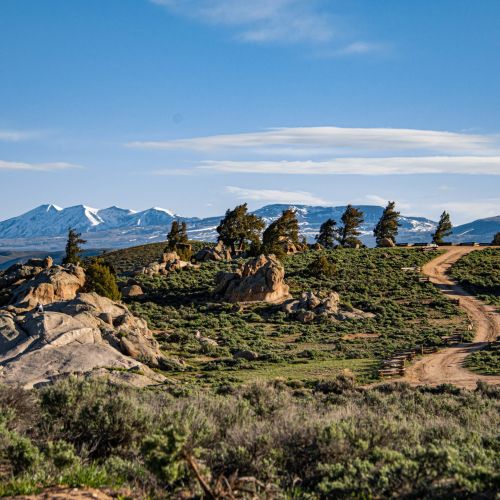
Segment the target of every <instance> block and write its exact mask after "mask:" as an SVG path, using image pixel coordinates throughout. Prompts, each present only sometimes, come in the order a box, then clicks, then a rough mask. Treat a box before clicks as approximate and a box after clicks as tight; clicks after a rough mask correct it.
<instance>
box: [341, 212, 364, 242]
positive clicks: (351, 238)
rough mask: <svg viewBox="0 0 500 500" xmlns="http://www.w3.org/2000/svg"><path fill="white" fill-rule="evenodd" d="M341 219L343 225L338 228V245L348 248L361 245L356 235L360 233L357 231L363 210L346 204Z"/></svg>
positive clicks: (361, 221) (361, 220)
mask: <svg viewBox="0 0 500 500" xmlns="http://www.w3.org/2000/svg"><path fill="white" fill-rule="evenodd" d="M341 220H342V224H343V226H341V227H340V228H339V243H340V245H341V246H343V247H348V248H356V247H357V246H361V245H362V242H361V240H360V239H359V238H358V236H359V235H360V234H361V233H360V232H359V226H360V225H361V224H362V223H363V220H364V216H363V212H362V211H361V210H358V209H357V208H355V207H353V206H352V205H347V208H346V209H345V212H344V214H343V215H342V218H341Z"/></svg>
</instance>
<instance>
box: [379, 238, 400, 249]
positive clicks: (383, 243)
mask: <svg viewBox="0 0 500 500" xmlns="http://www.w3.org/2000/svg"><path fill="white" fill-rule="evenodd" d="M378 246H379V247H382V248H393V247H395V246H396V243H394V241H393V240H392V239H391V238H382V239H381V240H380V242H379V244H378Z"/></svg>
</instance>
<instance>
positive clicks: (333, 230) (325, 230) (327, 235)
mask: <svg viewBox="0 0 500 500" xmlns="http://www.w3.org/2000/svg"><path fill="white" fill-rule="evenodd" d="M337 239H338V231H337V223H336V222H335V221H334V220H333V219H328V220H326V221H325V222H323V224H321V227H320V228H319V234H318V235H317V236H316V241H317V242H318V243H319V244H320V245H321V246H323V247H325V248H333V247H334V246H335V241H336V240H337Z"/></svg>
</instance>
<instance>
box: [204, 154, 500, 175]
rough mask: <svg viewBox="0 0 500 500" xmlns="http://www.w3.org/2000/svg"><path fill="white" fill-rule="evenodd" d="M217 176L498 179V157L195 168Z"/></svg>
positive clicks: (240, 163) (225, 163)
mask: <svg viewBox="0 0 500 500" xmlns="http://www.w3.org/2000/svg"><path fill="white" fill-rule="evenodd" d="M198 168H200V169H208V170H213V171H217V172H232V173H253V174H296V175H334V174H351V175H400V174H467V175H480V174H482V175H500V156H494V157H483V156H455V157H453V156H431V157H392V158H362V157H360V158H336V159H333V160H329V161H310V160H309V161H204V162H202V163H201V165H200V166H199V167H198Z"/></svg>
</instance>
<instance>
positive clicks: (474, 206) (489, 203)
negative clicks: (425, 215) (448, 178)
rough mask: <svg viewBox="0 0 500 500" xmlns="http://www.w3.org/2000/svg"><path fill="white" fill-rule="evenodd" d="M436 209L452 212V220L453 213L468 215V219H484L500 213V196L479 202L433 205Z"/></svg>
mask: <svg viewBox="0 0 500 500" xmlns="http://www.w3.org/2000/svg"><path fill="white" fill-rule="evenodd" d="M433 208H434V209H435V210H439V211H443V210H446V211H447V212H450V213H451V216H452V222H453V214H457V215H459V216H462V215H463V216H466V218H467V220H473V219H484V218H486V217H493V216H496V215H499V214H500V198H489V199H486V200H482V201H478V202H468V201H449V202H442V203H438V204H435V205H433Z"/></svg>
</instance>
